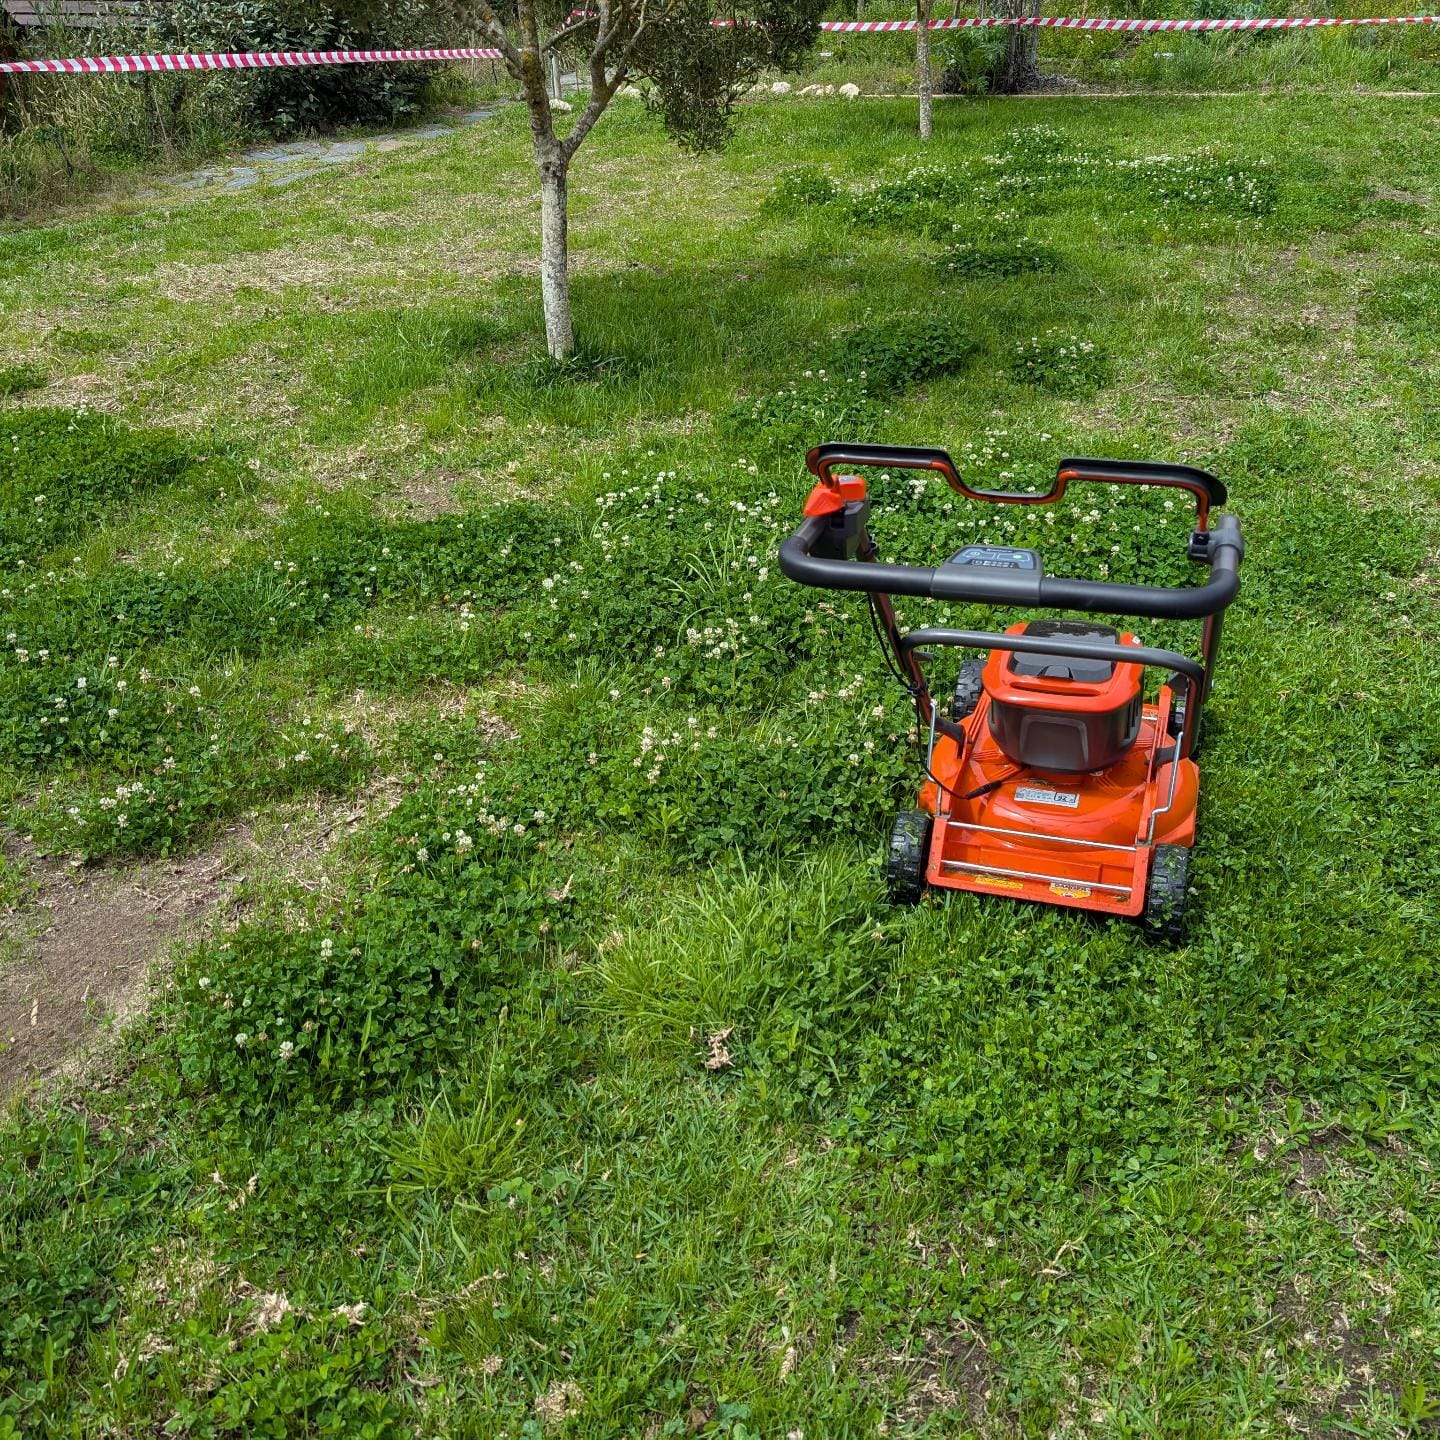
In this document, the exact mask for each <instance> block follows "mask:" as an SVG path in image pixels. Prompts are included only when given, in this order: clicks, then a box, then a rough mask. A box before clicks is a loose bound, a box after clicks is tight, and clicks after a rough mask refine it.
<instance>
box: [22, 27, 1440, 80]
mask: <svg viewBox="0 0 1440 1440" xmlns="http://www.w3.org/2000/svg"><path fill="white" fill-rule="evenodd" d="M572 18H573V19H585V18H586V17H585V15H584V13H583V12H580V11H577V12H576V13H575V15H574V16H573V17H572ZM714 23H715V24H716V25H720V26H730V25H734V24H735V23H736V22H735V21H733V20H717V21H715V22H714ZM1435 24H1440V15H1379V16H1349V15H1343V16H1342V15H1334V16H1332V15H1326V16H1311V17H1300V18H1291V17H1274V18H1268V19H1267V18H1260V19H1249V20H1235V19H1232V20H1123V19H1122V20H1113V19H1098V18H1081V17H1078V16H1065V15H1014V16H1012V15H978V16H968V17H959V16H957V17H955V18H953V19H946V20H931V21H930V22H929V28H930V29H931V30H972V29H980V28H987V27H990V26H994V25H1003V26H1012V27H1019V28H1026V29H1039V30H1124V31H1128V32H1135V33H1142V34H1145V33H1150V32H1162V33H1170V32H1172V31H1177V30H1317V29H1330V28H1333V27H1348V26H1354V25H1435ZM918 27H919V22H918V21H915V20H823V21H821V22H820V29H821V30H823V31H826V32H828V33H831V34H838V35H884V34H893V33H897V32H901V31H906V30H915V29H917V28H918ZM501 58H502V57H501V54H500V51H498V50H494V49H489V48H484V47H476V46H468V47H463V48H458V49H429V50H260V51H241V52H231V53H205V54H192V55H78V56H74V57H71V58H70V59H66V60H4V61H0V75H137V74H151V73H155V72H157V71H159V72H163V71H176V70H270V69H286V68H292V67H297V66H309V65H390V64H395V63H398V62H402V61H415V60H499V59H501Z"/></svg>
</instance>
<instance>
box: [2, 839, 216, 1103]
mask: <svg viewBox="0 0 1440 1440" xmlns="http://www.w3.org/2000/svg"><path fill="white" fill-rule="evenodd" d="M242 830H243V827H235V828H234V829H232V830H230V831H227V832H226V834H225V835H224V836H222V837H221V839H220V841H219V842H218V843H217V844H216V845H214V846H211V847H210V848H209V849H207V850H204V851H202V852H200V853H198V854H195V855H190V856H186V857H185V858H183V859H169V860H151V861H147V862H144V863H142V864H136V865H128V866H124V867H122V868H108V867H107V868H96V869H83V868H78V867H75V866H73V865H72V864H71V863H70V862H69V861H67V860H66V859H64V858H52V857H42V856H38V855H36V854H35V853H34V851H33V849H31V848H30V847H28V846H26V845H25V844H24V843H23V842H22V841H19V840H9V841H7V842H6V846H5V849H6V853H7V855H9V856H10V857H11V858H14V859H18V860H20V861H21V862H22V863H23V864H24V865H25V866H26V868H27V869H28V870H29V871H30V873H31V876H32V877H33V879H34V880H35V882H36V885H35V892H34V894H33V896H32V897H31V899H30V900H29V901H28V902H27V903H25V904H24V905H22V906H21V907H19V908H18V909H17V910H16V911H15V913H14V914H11V915H8V916H0V938H3V940H4V941H5V943H4V945H3V948H0V1096H3V1095H5V1094H8V1093H9V1092H11V1091H13V1090H16V1089H19V1088H21V1087H22V1086H24V1085H26V1084H28V1083H33V1082H34V1081H37V1080H43V1079H45V1078H46V1077H47V1076H50V1075H53V1074H54V1073H55V1072H56V1071H58V1070H59V1069H60V1068H61V1067H62V1066H63V1065H64V1064H65V1062H66V1061H67V1060H69V1059H70V1057H71V1056H72V1055H75V1054H76V1053H77V1052H83V1051H84V1050H85V1049H86V1048H87V1047H88V1046H89V1045H90V1044H91V1043H92V1042H93V1041H94V1040H95V1039H96V1038H97V1037H98V1035H99V1034H100V1033H101V1031H102V1028H103V1027H105V1026H107V1025H111V1024H115V1023H119V1022H122V1021H124V1020H125V1019H126V1018H128V1017H129V1016H130V1015H132V1014H134V1013H136V1012H137V1011H138V1010H139V1009H141V1008H142V1007H143V1004H144V1000H145V992H146V984H147V979H148V977H149V974H150V968H151V965H152V963H153V962H154V961H156V960H157V959H159V958H161V957H162V956H163V955H164V954H165V952H166V951H167V950H168V949H169V947H170V945H171V943H172V942H173V941H174V940H176V939H177V938H179V937H180V936H182V935H184V934H186V933H188V932H190V931H191V930H193V929H194V928H195V927H196V926H197V925H198V924H199V923H200V922H201V921H203V920H204V919H206V918H208V917H209V916H210V915H212V914H213V913H214V912H215V910H216V909H217V908H219V907H220V906H221V905H222V904H223V903H224V901H225V898H226V894H227V892H228V891H229V890H230V889H231V888H232V887H233V886H234V884H235V883H236V882H237V880H238V879H239V878H241V877H239V876H237V875H236V874H235V873H234V870H233V864H234V863H235V862H234V861H233V860H232V858H231V857H232V856H235V857H236V858H237V859H238V853H239V848H240V847H239V846H238V845H237V844H236V841H237V840H238V839H240V838H241V835H242Z"/></svg>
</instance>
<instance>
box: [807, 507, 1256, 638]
mask: <svg viewBox="0 0 1440 1440" xmlns="http://www.w3.org/2000/svg"><path fill="white" fill-rule="evenodd" d="M832 523H833V519H832V517H830V516H824V515H817V516H814V517H812V518H810V519H808V520H806V521H805V522H804V523H803V524H802V525H801V526H800V527H799V529H797V530H796V531H795V533H794V534H793V535H791V536H790V537H789V539H787V540H785V541H784V542H783V543H782V544H781V546H780V569H781V571H782V572H783V573H784V574H785V575H787V576H788V577H789V578H790V579H791V580H795V581H797V582H799V583H800V584H802V585H815V586H818V587H820V588H821V589H826V590H861V591H868V592H871V593H875V594H887V595H916V596H920V597H921V598H924V599H932V600H969V601H975V602H978V603H980V604H986V605H1021V606H1030V607H1041V608H1046V609H1051V610H1081V611H1087V612H1091V613H1096V612H1098V613H1100V614H1115V615H1141V616H1145V617H1146V618H1148V619H1153V620H1202V619H1205V618H1207V617H1209V616H1211V615H1218V614H1219V613H1220V612H1221V611H1223V610H1224V609H1225V608H1226V606H1228V605H1229V604H1230V603H1231V601H1233V600H1234V599H1235V597H1236V595H1238V594H1239V593H1240V576H1239V574H1238V573H1237V572H1238V569H1239V565H1240V559H1241V557H1242V556H1243V554H1244V543H1243V541H1242V540H1241V538H1240V522H1239V521H1238V520H1237V519H1236V518H1235V517H1234V516H1233V515H1226V516H1222V517H1221V519H1220V521H1219V522H1218V523H1217V525H1216V527H1215V529H1214V530H1212V531H1210V532H1209V535H1210V556H1209V559H1210V563H1211V575H1210V579H1209V580H1208V581H1206V583H1205V584H1203V585H1194V586H1177V587H1175V588H1173V589H1171V588H1166V587H1163V586H1157V585H1121V584H1115V583H1113V582H1109V581H1104V582H1102V581H1095V580H1067V579H1063V578H1060V577H1056V576H1042V575H1040V574H1038V573H1037V572H1034V571H1025V570H981V569H975V568H972V567H970V566H968V565H938V566H934V567H933V568H927V567H925V566H920V565H891V564H888V563H882V562H879V561H873V560H834V559H829V558H827V557H824V556H817V555H813V554H811V551H812V550H813V549H814V547H815V545H816V544H817V543H818V542H819V541H820V539H821V538H822V537H823V536H824V534H825V532H826V529H827V527H828V526H830V525H831V524H832Z"/></svg>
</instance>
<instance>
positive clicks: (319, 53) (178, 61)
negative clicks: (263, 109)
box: [0, 46, 500, 75]
mask: <svg viewBox="0 0 1440 1440" xmlns="http://www.w3.org/2000/svg"><path fill="white" fill-rule="evenodd" d="M498 59H500V52H499V51H498V50H492V49H484V48H477V47H475V46H467V47H463V48H460V49H451V50H258V51H240V52H231V53H207V54H198V55H77V56H74V57H73V58H71V59H68V60H5V61H0V75H140V74H152V73H154V72H156V71H170V70H275V69H288V68H292V67H295V66H307V65H390V64H394V63H395V62H397V61H402V60H404V61H408V60H498Z"/></svg>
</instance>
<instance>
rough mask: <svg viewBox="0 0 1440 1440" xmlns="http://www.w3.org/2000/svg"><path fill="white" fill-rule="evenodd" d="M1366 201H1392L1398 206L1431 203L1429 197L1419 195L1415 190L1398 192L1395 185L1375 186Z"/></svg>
mask: <svg viewBox="0 0 1440 1440" xmlns="http://www.w3.org/2000/svg"><path fill="white" fill-rule="evenodd" d="M1366 199H1368V200H1391V201H1394V203H1395V204H1397V205H1428V204H1429V203H1430V198H1429V196H1427V195H1418V194H1416V192H1415V191H1414V190H1397V189H1396V188H1395V187H1394V186H1393V185H1377V186H1375V188H1374V189H1373V190H1371V192H1370V194H1369V195H1368V196H1366Z"/></svg>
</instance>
